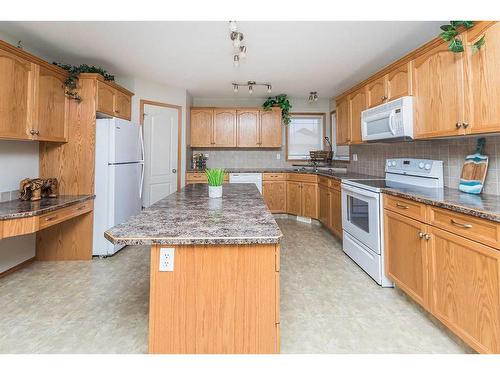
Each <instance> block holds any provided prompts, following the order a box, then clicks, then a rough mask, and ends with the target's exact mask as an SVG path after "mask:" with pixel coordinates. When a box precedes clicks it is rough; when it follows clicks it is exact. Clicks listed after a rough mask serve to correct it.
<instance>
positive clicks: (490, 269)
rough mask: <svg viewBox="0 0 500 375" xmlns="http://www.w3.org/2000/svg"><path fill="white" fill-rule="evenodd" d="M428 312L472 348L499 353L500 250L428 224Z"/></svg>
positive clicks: (483, 351)
mask: <svg viewBox="0 0 500 375" xmlns="http://www.w3.org/2000/svg"><path fill="white" fill-rule="evenodd" d="M430 235H431V239H430V241H429V242H430V249H431V252H430V257H431V259H430V271H431V289H432V296H431V311H432V313H433V314H434V315H435V316H436V317H437V318H438V319H440V320H441V321H442V322H443V323H444V324H445V325H447V326H448V327H449V328H450V329H451V330H452V331H454V332H455V333H456V334H457V335H458V336H460V337H461V338H462V339H463V340H464V341H465V342H467V343H468V344H469V345H471V346H472V347H473V348H474V349H476V350H478V351H479V352H482V353H500V275H499V272H500V251H498V250H494V249H492V248H490V247H488V246H485V245H481V244H479V243H477V242H474V241H470V240H468V239H466V238H464V237H460V236H457V235H455V234H452V233H449V232H446V231H444V230H441V229H437V228H434V227H431V230H430Z"/></svg>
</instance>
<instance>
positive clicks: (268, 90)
mask: <svg viewBox="0 0 500 375" xmlns="http://www.w3.org/2000/svg"><path fill="white" fill-rule="evenodd" d="M271 89H272V87H271V85H267V93H268V94H270V93H271V91H272V90H271Z"/></svg>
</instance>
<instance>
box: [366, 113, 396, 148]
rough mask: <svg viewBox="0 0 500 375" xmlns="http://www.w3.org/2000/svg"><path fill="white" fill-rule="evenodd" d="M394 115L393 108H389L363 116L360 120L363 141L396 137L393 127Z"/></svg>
mask: <svg viewBox="0 0 500 375" xmlns="http://www.w3.org/2000/svg"><path fill="white" fill-rule="evenodd" d="M394 116H395V110H391V111H386V112H382V113H378V114H376V115H372V116H366V117H363V119H362V122H361V126H362V129H361V130H362V135H361V137H362V139H363V141H374V140H377V139H388V138H396V137H398V134H397V132H396V129H395V127H394Z"/></svg>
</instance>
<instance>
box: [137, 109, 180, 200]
mask: <svg viewBox="0 0 500 375" xmlns="http://www.w3.org/2000/svg"><path fill="white" fill-rule="evenodd" d="M144 115H145V116H144V188H143V200H142V202H143V203H142V204H143V206H144V207H149V206H151V205H152V204H153V203H155V202H157V201H159V200H160V199H162V198H165V197H166V196H167V195H169V194H172V193H174V192H175V191H177V173H180V172H178V171H177V148H178V146H177V141H178V134H177V133H178V129H177V124H178V120H179V118H178V116H179V115H178V111H177V109H174V108H166V107H159V106H152V105H145V106H144Z"/></svg>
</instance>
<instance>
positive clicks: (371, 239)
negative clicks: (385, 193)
mask: <svg viewBox="0 0 500 375" xmlns="http://www.w3.org/2000/svg"><path fill="white" fill-rule="evenodd" d="M379 201H380V194H379V193H375V192H372V191H368V190H364V189H360V188H357V187H354V186H349V185H345V184H342V229H343V230H344V231H346V232H347V233H349V234H350V235H351V236H352V237H354V238H356V239H357V240H358V241H359V242H361V243H362V244H364V245H365V246H367V247H369V248H370V249H371V250H372V251H374V252H375V253H377V254H380V250H381V244H380V238H381V237H380V236H381V233H380V205H379Z"/></svg>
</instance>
